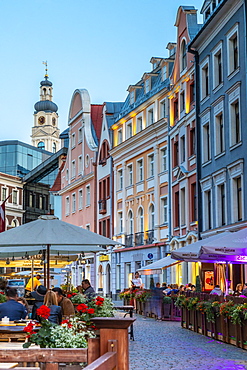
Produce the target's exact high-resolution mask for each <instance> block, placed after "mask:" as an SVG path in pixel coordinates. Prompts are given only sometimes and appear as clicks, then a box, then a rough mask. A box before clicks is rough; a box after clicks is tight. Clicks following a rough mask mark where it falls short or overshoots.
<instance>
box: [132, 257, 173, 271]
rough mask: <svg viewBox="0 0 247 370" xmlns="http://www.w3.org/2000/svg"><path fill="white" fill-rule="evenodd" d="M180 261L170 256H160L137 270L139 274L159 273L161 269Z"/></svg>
mask: <svg viewBox="0 0 247 370" xmlns="http://www.w3.org/2000/svg"><path fill="white" fill-rule="evenodd" d="M179 262H180V261H175V260H174V259H172V258H171V256H167V257H164V258H161V259H160V260H158V261H155V262H153V263H150V264H149V265H146V266H145V267H142V268H141V269H138V272H139V273H140V274H141V275H152V274H161V273H162V270H164V269H166V268H168V267H170V266H174V265H176V264H178V263H179Z"/></svg>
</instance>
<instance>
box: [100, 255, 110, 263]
mask: <svg viewBox="0 0 247 370" xmlns="http://www.w3.org/2000/svg"><path fill="white" fill-rule="evenodd" d="M99 260H100V262H103V261H109V256H107V255H105V254H102V255H101V256H99Z"/></svg>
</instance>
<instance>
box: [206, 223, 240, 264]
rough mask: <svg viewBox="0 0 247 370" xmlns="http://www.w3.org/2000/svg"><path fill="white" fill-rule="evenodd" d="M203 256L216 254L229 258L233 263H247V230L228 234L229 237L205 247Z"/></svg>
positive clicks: (211, 242)
mask: <svg viewBox="0 0 247 370" xmlns="http://www.w3.org/2000/svg"><path fill="white" fill-rule="evenodd" d="M201 253H202V254H214V255H217V256H220V258H221V256H229V258H230V261H231V262H233V263H246V262H247V228H244V229H241V230H239V231H234V232H231V233H228V235H226V236H224V237H222V238H221V239H220V243H217V240H212V241H210V243H207V244H206V245H203V246H202V248H201Z"/></svg>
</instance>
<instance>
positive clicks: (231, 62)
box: [226, 23, 240, 78]
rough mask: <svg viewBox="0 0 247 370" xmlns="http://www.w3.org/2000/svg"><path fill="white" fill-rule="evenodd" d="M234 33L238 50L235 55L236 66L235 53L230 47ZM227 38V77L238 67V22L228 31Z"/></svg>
mask: <svg viewBox="0 0 247 370" xmlns="http://www.w3.org/2000/svg"><path fill="white" fill-rule="evenodd" d="M235 35H236V37H237V50H238V55H237V58H238V60H237V66H235V65H234V64H235V62H234V60H235V59H234V58H235V53H234V48H233V47H232V40H233V39H234V36H235ZM226 39H227V75H228V78H229V77H230V76H232V75H234V74H235V73H236V72H237V71H238V70H239V68H240V58H239V23H236V24H235V25H234V26H233V27H232V28H231V29H230V31H229V32H228V33H227V35H226Z"/></svg>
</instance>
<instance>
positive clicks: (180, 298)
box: [175, 294, 186, 308]
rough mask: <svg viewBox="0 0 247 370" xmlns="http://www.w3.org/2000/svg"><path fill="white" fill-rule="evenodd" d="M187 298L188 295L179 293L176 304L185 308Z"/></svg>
mask: <svg viewBox="0 0 247 370" xmlns="http://www.w3.org/2000/svg"><path fill="white" fill-rule="evenodd" d="M185 300H186V297H185V296H184V295H182V294H181V295H179V296H178V297H177V299H176V301H175V306H177V307H179V308H185V307H186V304H185Z"/></svg>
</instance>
